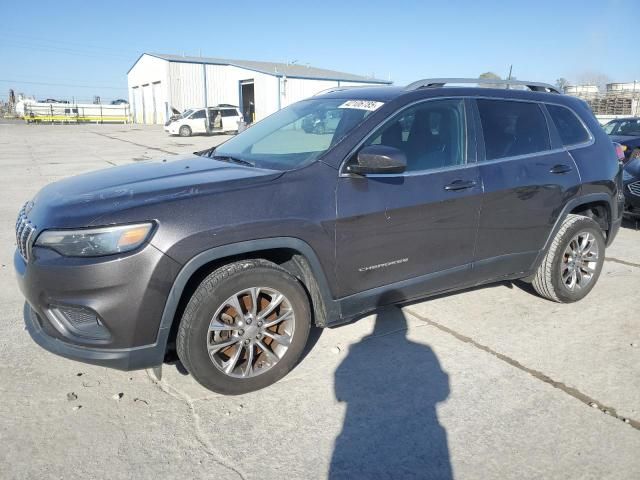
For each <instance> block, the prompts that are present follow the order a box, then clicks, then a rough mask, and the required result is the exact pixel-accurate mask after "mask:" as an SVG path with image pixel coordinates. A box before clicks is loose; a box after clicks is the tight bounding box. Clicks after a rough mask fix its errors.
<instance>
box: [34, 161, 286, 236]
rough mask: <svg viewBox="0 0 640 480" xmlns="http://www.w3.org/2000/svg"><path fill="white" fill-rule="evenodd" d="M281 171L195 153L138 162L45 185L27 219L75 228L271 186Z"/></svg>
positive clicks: (48, 225) (38, 225)
mask: <svg viewBox="0 0 640 480" xmlns="http://www.w3.org/2000/svg"><path fill="white" fill-rule="evenodd" d="M282 173H283V172H281V171H276V170H265V169H260V168H253V167H248V166H243V165H236V164H233V163H227V162H221V161H218V160H213V159H211V158H208V157H200V156H197V155H185V156H180V157H177V158H176V159H172V160H170V161H169V160H159V161H154V162H144V163H136V164H132V165H125V166H120V167H113V168H108V169H104V170H98V171H95V172H91V173H86V174H83V175H78V176H75V177H70V178H66V179H64V180H60V181H58V182H55V183H52V184H49V185H47V186H46V187H44V188H43V189H42V190H40V192H38V194H37V195H36V196H35V198H34V199H33V201H32V204H30V209H29V211H28V217H29V219H30V220H31V222H32V223H33V224H34V225H35V226H36V228H37V229H43V228H77V227H81V226H88V225H90V224H91V223H92V222H93V221H95V220H97V219H99V217H101V216H102V215H105V214H107V213H114V212H117V211H121V210H126V209H129V208H134V207H137V206H142V205H150V204H154V203H160V202H169V201H171V200H177V199H184V198H186V197H195V196H200V195H208V194H212V193H217V192H222V191H224V190H229V189H235V188H242V187H244V186H247V185H252V184H255V183H258V182H259V183H264V182H269V181H271V180H274V179H276V178H278V177H279V176H281V175H282ZM141 220H144V219H141Z"/></svg>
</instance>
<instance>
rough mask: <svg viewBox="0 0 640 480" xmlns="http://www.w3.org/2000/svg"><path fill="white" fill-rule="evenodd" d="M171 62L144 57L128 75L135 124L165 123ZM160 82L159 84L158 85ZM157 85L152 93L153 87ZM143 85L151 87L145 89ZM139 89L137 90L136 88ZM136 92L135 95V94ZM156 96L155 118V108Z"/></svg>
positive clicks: (130, 101)
mask: <svg viewBox="0 0 640 480" xmlns="http://www.w3.org/2000/svg"><path fill="white" fill-rule="evenodd" d="M168 65H169V62H167V61H165V60H161V59H159V58H156V57H152V56H149V55H143V56H142V57H141V58H140V60H139V61H138V62H137V63H136V64H135V66H134V67H133V68H132V69H131V71H130V72H129V74H128V75H127V83H128V86H129V103H130V104H131V106H132V109H131V110H132V116H133V121H134V122H135V123H152V122H153V121H154V118H155V122H156V123H164V121H165V115H164V102H165V101H166V98H167V93H168V92H167V85H168V68H167V67H168ZM158 82H159V83H158ZM154 83H155V84H156V85H155V87H153V92H152V91H151V88H152V87H151V85H152V84H154ZM143 85H149V86H148V87H143ZM134 87H137V88H134ZM134 92H135V93H134ZM153 94H155V99H156V101H155V105H156V110H155V117H154V108H153V104H154V102H153V96H154V95H153ZM143 101H144V115H143Z"/></svg>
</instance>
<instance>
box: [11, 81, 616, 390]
mask: <svg viewBox="0 0 640 480" xmlns="http://www.w3.org/2000/svg"><path fill="white" fill-rule="evenodd" d="M477 82H478V80H473V83H477ZM450 83H455V84H462V85H466V86H462V87H459V88H451V87H450V86H448V85H449V84H450ZM467 83H468V81H466V80H462V79H454V80H453V81H451V80H447V79H431V80H421V81H418V82H415V83H414V84H411V85H409V86H408V87H402V88H401V87H380V88H351V89H347V88H336V89H334V90H332V91H328V92H325V93H323V94H320V95H317V96H315V97H312V98H310V99H308V100H304V101H302V102H299V103H296V104H294V105H291V106H289V107H287V108H285V109H283V110H281V111H279V112H277V113H275V114H273V115H272V116H270V117H268V118H266V119H264V120H263V121H261V122H259V123H257V124H255V125H254V126H252V127H251V128H250V129H248V130H246V131H245V132H243V133H241V134H240V135H238V136H237V137H235V138H232V139H231V140H229V141H227V142H226V143H224V144H222V145H220V146H218V147H217V148H213V149H211V150H207V151H203V152H198V153H196V154H194V155H188V156H185V157H182V158H178V159H172V160H171V161H168V160H159V161H157V162H150V163H143V164H132V165H127V166H123V167H117V168H110V169H107V170H103V171H99V172H95V173H89V174H85V175H80V176H76V177H73V178H68V179H65V180H62V181H59V182H56V183H53V184H51V185H48V186H46V187H45V188H43V189H42V190H41V191H40V192H39V193H38V194H37V195H36V197H35V198H34V199H33V200H31V201H29V202H27V203H26V204H25V205H24V207H23V208H22V210H21V211H20V213H19V216H18V221H17V225H16V240H17V251H16V254H15V269H16V271H17V277H18V282H19V284H20V288H21V290H22V292H23V293H24V296H25V297H26V303H25V307H24V317H25V322H26V325H27V329H28V331H29V333H30V334H31V336H32V337H33V339H34V340H35V341H36V342H37V343H38V344H40V345H41V346H42V347H44V348H45V349H47V350H49V351H51V352H54V353H56V354H59V355H62V356H65V357H68V358H72V359H76V360H80V361H84V362H88V363H94V364H98V365H104V366H109V367H114V368H119V369H123V370H131V369H140V368H149V367H155V366H159V365H161V364H162V363H163V361H164V360H165V359H167V358H168V357H169V356H171V355H173V356H175V353H177V356H178V357H179V359H180V360H181V361H182V363H183V364H184V366H185V367H186V369H187V370H188V371H189V372H190V373H191V374H192V375H193V376H194V378H195V379H196V380H197V381H198V382H200V383H201V384H202V385H204V386H205V387H206V388H209V389H211V390H214V391H216V392H221V393H225V394H240V393H244V392H248V391H252V390H256V389H259V388H263V387H265V386H267V385H270V384H272V383H273V382H275V381H277V380H278V379H280V378H282V377H283V376H284V375H285V374H286V373H287V372H288V371H290V370H291V369H292V368H293V366H294V365H295V364H296V362H297V361H298V360H299V358H300V356H301V353H302V351H303V348H304V346H305V343H306V341H307V337H308V334H309V329H310V327H311V326H312V325H317V326H320V327H325V326H330V325H336V324H339V323H343V322H347V321H349V320H352V319H354V318H356V317H358V316H361V315H363V314H366V313H368V312H371V311H372V310H374V309H375V308H377V307H378V306H381V305H384V304H391V303H401V302H405V301H408V300H414V299H417V298H420V297H425V296H428V295H433V294H437V293H442V292H449V291H454V290H460V289H463V288H467V287H470V286H474V285H480V284H485V283H489V282H496V281H501V280H507V279H523V280H525V281H528V282H531V283H532V284H533V287H534V288H535V290H536V291H537V292H538V293H539V294H540V295H542V296H544V297H546V298H548V299H550V300H552V301H556V302H573V301H576V300H580V299H581V298H583V297H584V296H585V295H587V294H588V292H589V291H590V290H591V289H592V288H593V287H594V285H595V283H596V281H597V279H598V276H599V274H600V271H601V268H602V264H603V261H604V258H605V248H606V246H607V245H609V244H610V243H611V242H612V241H613V239H614V237H615V235H616V233H617V231H618V229H619V227H620V222H621V213H622V205H623V194H622V190H621V181H622V180H621V178H622V174H621V169H620V165H619V162H618V158H617V155H616V152H615V149H614V147H613V145H612V143H611V140H610V139H609V138H608V137H607V135H606V134H605V133H604V132H603V130H602V128H601V127H600V125H599V124H598V122H597V121H596V119H595V118H594V116H593V114H592V113H591V111H590V110H589V108H588V107H587V105H586V104H585V103H584V102H583V101H581V100H578V99H576V98H572V97H568V96H564V95H561V94H559V93H558V92H557V91H556V90H555V89H554V88H553V87H551V86H549V85H545V84H538V83H533V82H516V81H511V82H510V83H509V87H510V88H508V89H504V88H495V85H496V81H495V80H491V84H492V85H491V88H486V87H487V86H485V87H484V88H480V87H476V86H469V85H467ZM317 118H331V119H333V120H334V121H335V127H332V128H331V129H322V130H317V129H309V128H308V123H309V121H310V120H312V119H317ZM305 127H306V128H305Z"/></svg>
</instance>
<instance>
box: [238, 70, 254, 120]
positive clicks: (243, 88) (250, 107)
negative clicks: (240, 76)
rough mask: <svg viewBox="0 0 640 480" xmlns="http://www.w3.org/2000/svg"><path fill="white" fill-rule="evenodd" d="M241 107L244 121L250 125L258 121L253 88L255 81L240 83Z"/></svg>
mask: <svg viewBox="0 0 640 480" xmlns="http://www.w3.org/2000/svg"><path fill="white" fill-rule="evenodd" d="M240 107H241V108H242V115H243V116H244V121H245V122H246V123H247V124H249V123H253V122H254V120H255V119H256V105H255V96H254V88H253V80H243V81H241V82H240Z"/></svg>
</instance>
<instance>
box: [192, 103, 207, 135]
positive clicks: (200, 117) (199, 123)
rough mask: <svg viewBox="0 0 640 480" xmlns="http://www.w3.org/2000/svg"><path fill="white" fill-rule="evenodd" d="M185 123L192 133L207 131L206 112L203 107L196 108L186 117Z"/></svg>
mask: <svg viewBox="0 0 640 480" xmlns="http://www.w3.org/2000/svg"><path fill="white" fill-rule="evenodd" d="M187 125H189V127H191V131H192V132H193V133H206V132H207V114H206V112H205V110H204V109H200V110H196V111H195V112H193V113H192V114H191V116H190V117H189V118H188V119H187Z"/></svg>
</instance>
